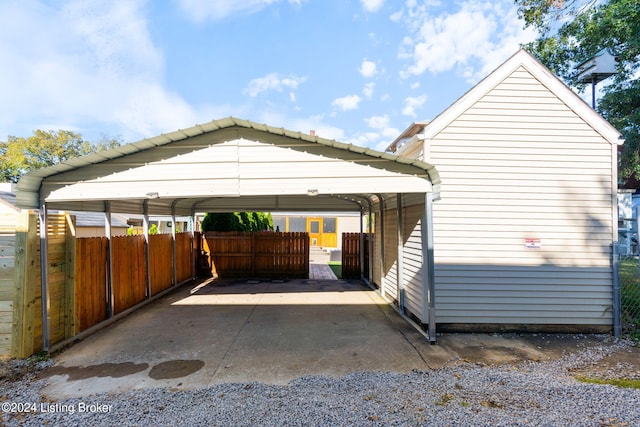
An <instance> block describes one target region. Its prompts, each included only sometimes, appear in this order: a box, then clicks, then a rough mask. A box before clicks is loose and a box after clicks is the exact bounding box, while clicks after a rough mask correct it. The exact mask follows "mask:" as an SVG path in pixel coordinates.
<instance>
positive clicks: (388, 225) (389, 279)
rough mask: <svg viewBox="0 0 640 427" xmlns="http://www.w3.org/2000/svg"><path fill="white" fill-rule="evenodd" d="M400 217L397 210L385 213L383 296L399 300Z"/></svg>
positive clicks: (389, 210)
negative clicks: (398, 221)
mask: <svg viewBox="0 0 640 427" xmlns="http://www.w3.org/2000/svg"><path fill="white" fill-rule="evenodd" d="M397 220H398V215H397V213H396V210H395V209H388V210H385V212H384V272H383V281H384V283H383V287H382V292H383V296H385V297H386V298H389V299H391V300H397V299H398V225H397V224H398V223H397Z"/></svg>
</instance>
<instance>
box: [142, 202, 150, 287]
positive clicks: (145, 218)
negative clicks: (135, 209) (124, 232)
mask: <svg viewBox="0 0 640 427" xmlns="http://www.w3.org/2000/svg"><path fill="white" fill-rule="evenodd" d="M142 234H143V235H144V262H145V265H146V266H147V274H146V277H145V279H146V284H145V293H146V294H147V295H146V297H147V299H149V298H151V253H150V251H149V199H147V200H145V201H144V202H142Z"/></svg>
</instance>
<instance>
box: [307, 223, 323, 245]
mask: <svg viewBox="0 0 640 427" xmlns="http://www.w3.org/2000/svg"><path fill="white" fill-rule="evenodd" d="M307 232H308V233H309V244H310V245H311V246H321V245H322V240H321V236H322V218H307Z"/></svg>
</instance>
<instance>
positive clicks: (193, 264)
mask: <svg viewBox="0 0 640 427" xmlns="http://www.w3.org/2000/svg"><path fill="white" fill-rule="evenodd" d="M197 220H198V218H196V212H195V210H194V211H192V212H191V278H192V279H195V278H196V260H197V259H199V258H198V256H199V255H198V254H196V253H195V249H194V247H195V243H196V221H197Z"/></svg>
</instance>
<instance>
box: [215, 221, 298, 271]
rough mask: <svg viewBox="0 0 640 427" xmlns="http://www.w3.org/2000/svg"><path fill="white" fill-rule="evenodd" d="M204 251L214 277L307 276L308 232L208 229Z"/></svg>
mask: <svg viewBox="0 0 640 427" xmlns="http://www.w3.org/2000/svg"><path fill="white" fill-rule="evenodd" d="M204 244H205V246H204V250H205V251H207V252H208V253H209V258H210V260H211V272H212V274H213V275H214V277H215V276H217V277H272V278H273V277H278V278H290V279H294V278H303V279H306V278H308V277H309V234H307V233H280V232H233V231H231V232H207V233H205V238H204Z"/></svg>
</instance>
